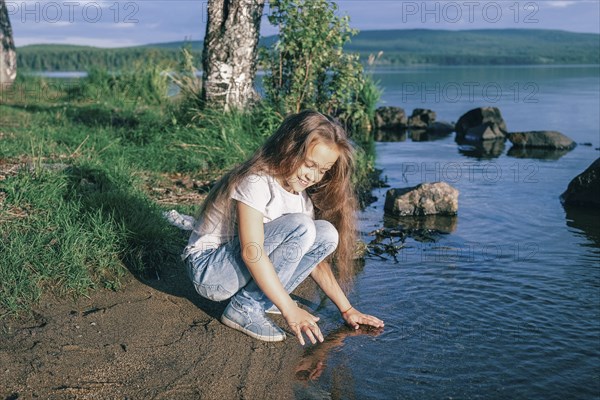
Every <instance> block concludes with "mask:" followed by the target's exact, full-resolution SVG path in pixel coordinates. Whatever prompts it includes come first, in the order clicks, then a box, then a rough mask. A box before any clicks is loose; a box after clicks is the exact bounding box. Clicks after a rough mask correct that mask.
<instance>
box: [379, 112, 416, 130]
mask: <svg viewBox="0 0 600 400" xmlns="http://www.w3.org/2000/svg"><path fill="white" fill-rule="evenodd" d="M407 122H408V119H407V117H406V112H405V111H404V109H402V108H400V107H379V108H378V109H377V110H375V129H382V130H387V131H397V130H403V129H406V128H407Z"/></svg>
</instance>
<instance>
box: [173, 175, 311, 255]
mask: <svg viewBox="0 0 600 400" xmlns="http://www.w3.org/2000/svg"><path fill="white" fill-rule="evenodd" d="M231 199H233V200H237V201H241V202H242V203H244V204H247V205H249V206H250V207H252V208H254V209H256V210H258V211H260V212H261V213H262V214H263V223H267V222H270V221H273V220H274V219H276V218H279V217H281V216H282V215H286V214H291V213H302V214H306V215H308V216H310V217H311V218H313V219H314V208H313V204H312V201H311V200H310V197H308V194H306V191H302V192H300V193H299V194H293V193H290V192H288V191H287V190H285V189H284V188H283V187H282V186H281V185H280V184H279V182H277V180H276V179H275V178H274V177H272V176H270V175H266V174H261V175H249V176H247V177H246V178H244V180H242V182H240V184H239V185H238V187H236V188H235V189H234V190H233V193H232V195H231ZM227 206H229V207H234V206H235V202H234V201H231V202H229V203H228V204H227ZM232 215H233V217H234V218H237V214H236V213H235V210H234V212H233V213H232ZM228 227H229V225H228V224H227V223H225V221H224V210H223V209H217V208H216V207H213V208H212V209H211V210H210V212H208V213H207V214H206V215H205V216H204V218H200V219H199V220H198V221H197V222H196V225H195V226H194V230H193V231H192V234H191V235H190V239H189V241H188V245H187V247H186V248H185V249H184V252H183V255H182V258H186V257H187V256H189V255H190V254H194V253H198V252H202V251H204V250H207V249H213V248H216V247H219V246H220V245H221V244H223V243H226V242H228V241H229V240H231V239H232V238H233V236H234V235H237V232H229V231H228Z"/></svg>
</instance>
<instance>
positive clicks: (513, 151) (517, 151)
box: [507, 146, 572, 160]
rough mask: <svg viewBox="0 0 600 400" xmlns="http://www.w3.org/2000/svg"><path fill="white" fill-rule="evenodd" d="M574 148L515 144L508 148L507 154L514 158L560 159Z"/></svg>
mask: <svg viewBox="0 0 600 400" xmlns="http://www.w3.org/2000/svg"><path fill="white" fill-rule="evenodd" d="M571 150H572V149H561V150H556V149H541V148H535V147H533V148H532V147H520V146H513V147H511V148H510V149H509V150H508V153H507V155H508V156H509V157H514V158H535V159H538V160H558V159H560V158H561V157H563V156H564V155H565V154H567V153H568V152H570V151H571Z"/></svg>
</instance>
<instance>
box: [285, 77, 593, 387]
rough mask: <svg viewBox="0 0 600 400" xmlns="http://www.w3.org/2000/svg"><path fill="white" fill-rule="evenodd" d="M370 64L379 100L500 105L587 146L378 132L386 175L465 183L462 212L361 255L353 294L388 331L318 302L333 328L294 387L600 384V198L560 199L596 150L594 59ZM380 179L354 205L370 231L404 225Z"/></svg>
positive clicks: (513, 124) (508, 117) (395, 182)
mask: <svg viewBox="0 0 600 400" xmlns="http://www.w3.org/2000/svg"><path fill="white" fill-rule="evenodd" d="M372 73H373V75H374V77H375V78H376V79H378V80H379V81H380V84H381V86H382V87H383V88H384V90H385V91H384V94H383V98H382V100H381V104H380V105H393V106H400V107H402V108H404V109H405V110H406V111H407V113H408V114H410V113H411V112H412V110H413V109H414V108H429V109H432V110H434V111H436V112H437V119H438V120H445V121H457V120H458V118H459V117H460V116H461V115H462V114H463V113H465V112H466V111H468V110H470V109H472V108H476V107H480V106H496V107H499V108H500V110H501V111H502V115H503V117H504V119H505V121H506V124H507V127H508V130H509V131H525V130H558V131H560V132H562V133H564V134H566V135H567V136H569V137H571V138H572V139H573V140H575V141H576V142H578V143H580V145H578V146H577V147H576V148H575V149H574V150H572V151H570V152H567V153H546V154H542V155H539V154H538V155H537V156H536V158H521V156H519V155H518V154H516V155H515V154H514V153H511V152H510V151H509V150H510V147H511V144H510V142H507V143H506V144H505V146H504V147H501V148H495V149H492V150H491V151H487V150H486V151H477V150H473V149H469V148H461V147H459V146H457V144H456V143H455V142H454V135H453V134H452V135H450V136H448V137H443V138H439V140H435V141H429V142H417V141H412V140H411V139H410V135H409V137H408V138H407V139H406V140H405V141H399V142H380V143H377V145H376V151H377V167H378V168H381V169H382V170H383V173H382V177H384V178H386V179H387V183H388V184H389V185H390V186H391V187H407V186H414V185H417V184H419V183H422V182H432V181H446V182H448V183H449V184H451V185H452V186H454V187H455V188H457V189H458V190H459V191H460V195H459V212H458V216H457V217H456V218H446V219H438V221H436V222H434V226H436V227H438V228H439V229H440V230H441V231H442V232H440V233H436V234H435V235H433V241H427V240H426V239H427V238H416V239H415V238H409V239H407V240H406V241H405V243H404V247H403V248H402V249H401V250H400V251H399V252H398V254H397V256H396V258H397V260H394V258H393V257H392V256H388V255H385V257H386V258H387V259H382V258H380V257H376V256H370V257H367V259H366V261H365V264H364V266H363V267H362V269H361V271H360V272H359V273H358V275H357V276H356V282H355V285H354V289H353V291H352V293H351V294H350V298H351V301H352V303H353V304H354V305H355V306H356V308H358V309H360V310H361V311H363V312H366V313H370V314H373V315H376V316H378V317H380V318H381V319H383V320H384V321H385V323H386V326H385V329H384V330H383V331H382V332H366V331H365V332H362V333H363V334H359V335H357V334H353V333H351V332H350V331H349V330H348V329H345V328H344V327H343V326H341V325H342V323H341V319H340V317H339V313H338V312H337V310H336V309H335V307H334V306H333V305H332V304H331V302H328V301H324V302H322V303H321V304H322V305H321V306H320V307H319V308H318V309H317V310H316V314H317V315H319V316H320V317H321V324H320V325H321V326H322V329H323V331H324V332H325V333H326V336H327V337H326V342H325V343H323V344H321V345H318V346H314V347H312V348H308V349H306V350H305V354H304V358H303V360H302V363H301V364H300V365H299V366H298V373H297V379H298V383H297V384H296V396H297V398H299V399H321V398H357V399H362V398H368V399H433V398H435V399H442V398H443V399H450V398H460V399H477V398H485V399H489V398H492V399H493V398H497V399H508V398H510V399H531V398H540V399H542V398H543V399H567V398H577V399H593V398H598V397H599V396H600V379H599V378H600V212H599V210H595V211H592V210H587V211H581V210H580V211H574V210H569V211H568V212H567V211H566V210H565V209H564V208H563V206H562V205H561V203H560V201H559V196H560V194H561V193H562V192H563V191H564V190H565V189H566V188H567V185H568V184H569V182H570V181H571V179H573V178H574V177H575V176H576V175H578V174H579V173H581V172H583V171H584V170H585V169H586V168H587V167H588V166H589V165H590V164H591V163H592V162H593V161H594V160H595V159H596V158H598V157H599V156H600V152H599V151H598V150H597V148H598V147H599V146H600V120H599V110H600V69H599V67H598V66H565V67H562V66H550V67H545V66H540V67H538V66H532V67H456V68H454V67H421V68H395V69H393V68H392V69H378V70H376V71H372ZM581 143H591V146H589V145H581ZM488 150H489V149H488ZM386 190H387V188H382V189H375V190H374V191H373V194H374V195H375V196H376V197H377V201H375V202H374V203H373V204H371V205H370V206H368V207H367V208H366V209H365V210H364V211H363V212H361V213H360V215H359V218H360V228H361V232H362V235H363V239H364V240H365V241H367V242H369V241H370V240H372V239H374V236H369V235H368V233H369V232H371V231H373V230H375V229H377V228H380V227H382V226H384V224H385V225H386V226H388V227H389V226H394V224H396V225H397V224H398V223H401V224H405V226H406V222H403V221H400V222H398V221H388V220H386V221H384V218H383V204H384V199H385V193H386ZM417 239H419V240H417Z"/></svg>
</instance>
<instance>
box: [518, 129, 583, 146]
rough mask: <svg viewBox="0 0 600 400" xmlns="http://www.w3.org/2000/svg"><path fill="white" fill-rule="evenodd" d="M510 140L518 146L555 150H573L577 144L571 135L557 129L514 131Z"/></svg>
mask: <svg viewBox="0 0 600 400" xmlns="http://www.w3.org/2000/svg"><path fill="white" fill-rule="evenodd" d="M508 140H510V141H511V143H512V144H513V145H514V146H516V147H528V148H529V147H531V148H542V149H554V150H571V149H573V148H574V147H575V146H576V145H577V144H576V143H575V142H574V141H573V140H572V139H571V138H569V137H567V136H565V135H563V134H562V133H560V132H556V131H531V132H512V133H509V134H508Z"/></svg>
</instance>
